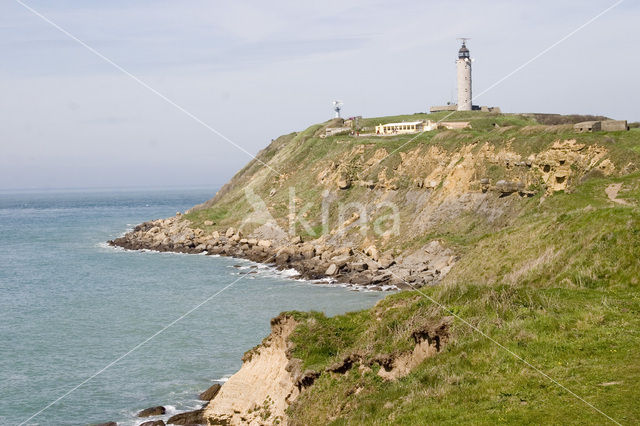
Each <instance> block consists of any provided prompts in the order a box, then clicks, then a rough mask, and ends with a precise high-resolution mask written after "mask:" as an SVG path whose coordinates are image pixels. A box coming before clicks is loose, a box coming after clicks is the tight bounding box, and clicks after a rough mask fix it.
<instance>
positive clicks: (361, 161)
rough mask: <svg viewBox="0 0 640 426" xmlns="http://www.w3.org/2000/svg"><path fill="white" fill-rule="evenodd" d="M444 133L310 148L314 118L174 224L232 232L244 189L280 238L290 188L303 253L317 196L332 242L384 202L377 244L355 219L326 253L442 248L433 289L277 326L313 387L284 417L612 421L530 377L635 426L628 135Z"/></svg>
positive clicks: (639, 155) (543, 129) (639, 158)
mask: <svg viewBox="0 0 640 426" xmlns="http://www.w3.org/2000/svg"><path fill="white" fill-rule="evenodd" d="M445 114H446V113H439V114H416V115H407V116H396V117H383V118H370V119H364V120H363V121H362V122H361V125H362V126H364V127H366V128H372V126H374V125H376V124H378V123H384V122H390V121H402V120H407V121H409V120H416V119H426V118H429V119H432V120H437V119H439V118H442V117H443V116H444V115H445ZM448 120H469V121H471V128H470V129H464V130H457V131H450V130H437V131H432V132H426V133H424V134H421V135H419V136H418V137H415V135H400V136H393V137H385V138H379V137H366V136H365V137H354V136H350V135H339V136H331V137H327V138H320V135H321V134H323V133H324V129H325V127H326V126H328V125H331V123H324V124H318V125H315V126H311V127H309V128H308V129H306V130H304V131H302V132H299V133H292V134H289V135H285V136H282V137H280V138H278V139H276V140H275V141H273V142H272V143H271V145H270V146H269V147H267V148H266V149H264V150H263V151H262V152H260V153H259V155H258V159H259V160H260V161H256V160H254V161H251V162H250V163H249V164H248V165H247V166H246V167H245V168H243V169H242V170H241V171H240V172H239V173H238V174H237V175H236V176H235V177H234V178H233V180H232V181H231V182H230V183H229V184H227V185H226V186H225V187H224V188H223V189H222V190H221V191H220V192H219V193H218V194H217V195H216V197H215V198H214V199H213V200H212V201H210V202H207V203H205V204H203V205H201V206H198V207H196V208H194V209H192V211H190V212H189V213H188V214H187V215H185V217H186V218H187V219H188V220H189V221H191V224H192V227H194V228H200V229H203V230H204V231H206V232H211V231H213V230H224V229H226V228H227V227H229V226H234V227H240V226H243V223H242V221H243V220H244V218H246V217H247V216H248V215H250V214H251V212H252V207H251V204H250V203H249V202H248V201H247V199H246V196H245V190H246V188H250V189H251V190H252V191H253V193H255V194H256V195H258V196H259V197H260V198H261V199H262V200H264V202H265V204H266V206H267V208H268V211H269V213H270V214H271V216H272V217H273V218H274V219H275V220H276V221H277V222H278V224H279V225H281V226H282V228H283V229H285V230H288V229H289V221H288V217H287V215H288V213H289V205H290V203H291V200H290V190H289V187H293V188H294V189H295V200H294V201H293V202H294V203H295V205H296V206H297V207H298V209H302V207H303V206H305V204H306V203H311V206H310V207H309V208H308V210H307V215H306V217H305V220H307V221H308V222H309V223H310V225H311V228H312V232H311V234H314V235H310V233H309V232H307V231H306V230H304V229H303V228H302V226H300V225H299V224H298V225H297V227H296V232H297V233H298V234H300V235H301V236H302V237H303V239H304V240H312V239H314V238H318V237H320V235H321V233H322V221H321V218H322V203H321V202H322V197H323V192H324V191H326V190H328V191H330V193H331V194H333V195H332V197H334V198H332V200H333V202H332V203H331V205H330V207H329V210H328V211H329V218H330V220H329V224H330V226H329V230H330V231H331V230H334V229H336V228H338V227H340V226H342V224H341V222H340V220H339V218H338V209H339V207H338V206H339V204H340V203H343V204H346V203H354V202H357V203H361V204H364V205H365V206H366V210H367V212H369V213H370V220H371V222H373V221H375V220H376V218H379V217H382V215H384V214H385V213H388V211H386V210H385V209H384V208H380V207H379V204H380V203H381V202H383V201H387V202H391V203H394V204H395V205H397V207H398V214H399V217H400V219H401V226H400V232H399V234H393V235H391V234H385V235H378V234H376V233H375V232H373V230H372V228H373V227H372V226H367V225H363V224H361V223H359V222H357V221H356V222H354V223H352V224H349V225H347V226H346V227H344V233H343V234H342V235H338V234H335V233H334V234H333V235H331V234H330V235H328V236H326V237H325V239H326V240H327V241H328V242H331V241H335V240H336V239H338V238H339V239H340V241H341V243H345V242H347V243H348V244H351V245H352V246H353V247H354V248H356V249H364V248H365V247H367V246H370V245H372V244H373V245H375V246H376V247H377V248H378V250H379V251H380V252H385V253H392V254H393V256H395V257H396V258H397V259H402V258H403V257H405V256H407V255H408V254H409V253H412V252H414V251H416V250H421V248H422V247H424V246H425V245H426V244H428V243H429V242H430V241H434V240H437V241H439V242H440V243H441V244H443V245H444V246H445V247H447V248H449V249H450V250H452V251H453V252H454V253H455V255H456V261H455V264H454V265H453V267H452V268H451V270H450V272H449V273H448V274H447V275H446V276H445V277H444V278H443V280H442V281H441V282H440V284H438V285H436V286H425V287H422V288H421V289H420V290H419V291H420V292H416V291H404V292H400V293H397V294H393V295H391V296H388V297H387V298H386V299H384V300H383V301H381V302H380V303H379V304H378V305H376V306H375V307H373V308H371V309H369V310H365V311H361V312H355V313H350V314H346V315H341V316H337V317H333V318H327V317H325V316H324V315H322V314H320V313H300V312H293V313H290V315H292V316H294V317H295V318H296V320H297V321H298V324H299V325H298V326H297V328H296V331H295V332H294V334H293V336H292V338H291V340H292V342H293V343H294V345H295V346H294V348H293V352H292V355H293V356H294V357H296V358H299V359H301V360H302V362H303V366H304V369H305V370H309V371H311V372H315V373H317V374H316V376H317V378H315V382H313V385H312V386H310V387H308V388H307V389H306V390H305V391H304V392H303V393H302V394H301V395H300V396H299V397H298V399H297V400H296V401H295V402H294V403H293V405H292V406H291V407H290V408H289V416H290V419H289V421H290V422H291V423H292V424H327V423H331V424H390V423H395V424H425V423H451V424H453V423H460V422H469V423H478V424H494V423H505V422H508V423H547V424H549V423H569V424H583V423H588V424H603V423H607V422H609V421H610V420H609V419H607V417H605V416H604V415H603V414H600V413H599V412H597V411H596V410H594V409H593V408H591V407H590V406H589V405H587V404H586V403H585V402H583V401H581V400H579V399H578V398H577V397H576V396H575V395H572V394H571V393H569V392H568V391H567V390H566V389H563V388H561V387H559V386H558V385H557V384H556V383H554V382H553V381H552V380H550V379H549V378H547V377H544V376H543V375H541V374H540V373H539V372H537V371H536V370H535V369H534V368H532V367H531V365H532V366H534V367H535V368H538V369H539V370H541V371H542V372H544V373H545V374H547V375H548V376H549V377H551V378H552V379H553V380H554V381H557V382H558V383H561V384H562V385H563V386H566V388H568V389H570V390H571V391H572V392H574V393H575V394H576V395H578V396H580V397H581V398H584V400H585V401H586V402H588V403H589V404H592V405H593V406H595V407H597V408H598V409H600V410H602V412H604V413H605V414H606V415H607V416H610V417H611V418H613V419H614V420H615V421H617V422H620V423H622V424H637V423H638V422H639V421H640V405H638V403H637V401H638V400H640V388H639V384H640V351H639V350H638V349H639V348H640V334H639V333H640V291H639V285H640V210H639V208H638V206H640V130H639V129H632V130H631V131H627V132H606V133H605V132H596V133H585V134H576V133H574V132H573V130H572V126H571V125H570V124H560V125H545V124H540V122H541V121H543V117H538V118H537V120H538V121H536V118H535V117H533V116H525V115H501V114H492V113H481V112H468V113H463V112H458V113H455V114H453V115H452V116H451V117H449V118H448ZM262 163H266V164H268V165H269V167H271V168H272V169H273V170H271V169H270V168H268V167H265V166H264V165H263V164H262ZM274 170H275V172H274ZM209 221H210V222H209ZM205 222H206V224H205ZM385 223H386V222H385ZM207 224H208V225H207ZM258 226H259V225H257V224H256V225H252V224H245V225H244V226H243V229H244V231H245V234H249V233H251V232H252V231H254V230H255V229H257V227H258ZM434 301H435V302H434ZM437 327H441V328H440V330H444V331H443V334H441V335H439V339H440V340H438V344H439V348H438V349H439V351H438V352H437V354H430V355H429V356H426V357H423V358H424V360H423V361H421V362H419V363H418V364H417V365H416V366H412V368H410V369H409V370H410V371H409V370H408V371H406V372H405V373H403V374H399V375H398V376H397V377H392V378H389V377H386V378H385V377H381V376H384V374H379V371H380V369H385V368H388V367H389V365H390V363H391V361H393V360H398V359H401V358H402V357H403V356H405V355H406V356H407V357H408V358H407V357H405V358H402V359H405V360H407V362H408V363H409V364H410V355H411V351H412V350H414V348H415V347H417V346H416V344H417V338H416V333H417V332H421V330H422V331H424V332H425V333H426V331H425V330H428V331H429V333H432V334H431V336H430V339H431V338H432V337H433V330H435V329H436V328H437ZM483 334H484V335H483ZM487 336H488V337H487ZM497 343H499V344H500V345H503V347H500V346H499V345H498V344H497ZM510 351H511V352H512V353H510ZM407 354H409V355H407ZM514 354H516V355H517V357H516V356H514ZM518 357H521V358H522V359H524V360H526V361H527V362H528V363H530V364H531V365H527V364H526V363H523V362H522V361H521V360H520V359H518ZM336 364H337V365H338V366H337V367H336ZM409 364H408V365H409Z"/></svg>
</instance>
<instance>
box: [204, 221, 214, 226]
mask: <svg viewBox="0 0 640 426" xmlns="http://www.w3.org/2000/svg"><path fill="white" fill-rule="evenodd" d="M204 226H213V221H212V220H205V221H204Z"/></svg>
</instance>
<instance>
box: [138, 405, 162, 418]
mask: <svg viewBox="0 0 640 426" xmlns="http://www.w3.org/2000/svg"><path fill="white" fill-rule="evenodd" d="M166 412H167V410H165V409H164V407H163V406H162V405H159V406H157V407H150V408H145V409H144V410H142V411H140V412H139V413H138V417H151V416H161V415H163V414H164V413H166Z"/></svg>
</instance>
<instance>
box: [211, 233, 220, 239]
mask: <svg viewBox="0 0 640 426" xmlns="http://www.w3.org/2000/svg"><path fill="white" fill-rule="evenodd" d="M211 238H213V239H215V240H217V239H218V238H220V233H219V232H218V231H213V232H212V233H211Z"/></svg>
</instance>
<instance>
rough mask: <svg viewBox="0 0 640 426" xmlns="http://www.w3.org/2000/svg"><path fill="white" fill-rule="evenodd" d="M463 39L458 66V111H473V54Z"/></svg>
mask: <svg viewBox="0 0 640 426" xmlns="http://www.w3.org/2000/svg"><path fill="white" fill-rule="evenodd" d="M465 41H466V40H465V39H462V47H460V50H459V51H458V60H457V61H456V68H457V74H458V111H471V110H472V108H473V106H472V104H471V56H470V54H469V49H467V46H466V44H465Z"/></svg>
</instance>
